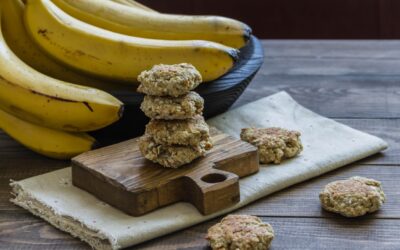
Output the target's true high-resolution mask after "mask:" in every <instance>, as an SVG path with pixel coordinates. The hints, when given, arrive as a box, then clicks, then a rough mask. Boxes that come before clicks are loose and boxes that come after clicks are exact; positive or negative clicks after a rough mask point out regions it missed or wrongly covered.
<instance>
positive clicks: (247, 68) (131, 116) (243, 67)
mask: <svg viewBox="0 0 400 250" xmlns="http://www.w3.org/2000/svg"><path fill="white" fill-rule="evenodd" d="M263 61H264V52H263V47H262V44H261V42H260V41H259V40H258V39H257V38H256V37H254V36H252V37H251V39H250V41H249V43H248V44H247V45H246V46H245V47H244V48H242V49H241V50H240V57H239V60H238V61H237V63H236V65H235V66H234V67H233V68H232V70H231V71H229V72H228V73H227V74H225V75H224V76H222V77H221V78H219V79H217V80H215V81H213V82H208V83H204V84H201V85H200V86H199V87H198V88H196V89H195V91H197V92H198V93H199V94H200V95H201V96H202V97H203V98H204V116H205V118H209V117H213V116H215V115H218V114H221V113H223V112H225V111H226V110H227V109H229V107H231V106H232V104H233V103H234V102H235V101H236V100H237V99H238V98H239V96H240V95H241V94H242V93H243V91H244V90H245V89H246V87H247V86H248V84H249V83H250V81H251V80H252V79H253V77H254V75H255V74H256V73H257V71H258V70H259V69H260V67H261V65H262V64H263ZM110 93H111V94H112V95H114V96H115V97H117V98H118V99H120V100H121V101H122V102H124V103H125V112H124V115H123V117H122V118H121V119H120V120H119V121H118V122H116V123H114V124H112V125H111V126H108V127H107V128H104V129H101V130H99V131H96V132H93V133H92V135H94V137H96V138H97V140H98V141H99V142H100V144H101V145H102V146H104V145H109V144H112V143H116V142H120V141H123V140H127V139H130V138H133V137H136V136H138V135H141V134H143V132H144V128H145V125H146V124H147V123H148V118H147V117H145V115H144V114H143V112H142V111H141V110H140V104H141V102H142V100H143V95H142V94H139V93H137V92H134V91H127V90H126V89H125V90H124V89H121V90H111V91H110Z"/></svg>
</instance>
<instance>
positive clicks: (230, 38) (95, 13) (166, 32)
mask: <svg viewBox="0 0 400 250" xmlns="http://www.w3.org/2000/svg"><path fill="white" fill-rule="evenodd" d="M52 1H53V2H54V3H55V4H56V5H57V6H59V7H60V8H62V9H63V10H64V11H65V12H67V13H68V14H70V15H72V16H74V17H75V18H77V19H80V20H82V21H84V22H87V23H90V24H92V25H95V26H98V27H101V28H103V29H107V30H110V31H114V32H118V33H122V34H126V35H130V36H137V37H145V38H153V39H165V40H195V39H199V40H207V41H213V42H218V43H221V44H224V45H227V46H230V47H234V48H241V47H243V46H244V45H245V44H246V43H247V41H248V39H249V38H250V34H251V29H250V27H249V26H247V25H246V24H244V23H242V22H239V21H237V20H234V19H230V18H226V17H219V16H188V15H172V14H161V13H153V12H149V11H144V10H142V9H139V8H130V7H128V6H123V5H121V4H117V3H114V2H111V1H106V0H85V1H82V0H52Z"/></svg>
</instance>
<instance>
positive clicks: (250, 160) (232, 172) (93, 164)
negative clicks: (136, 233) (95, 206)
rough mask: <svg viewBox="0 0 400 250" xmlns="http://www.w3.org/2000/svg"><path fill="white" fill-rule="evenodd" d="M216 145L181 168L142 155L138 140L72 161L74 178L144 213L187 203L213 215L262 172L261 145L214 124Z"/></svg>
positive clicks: (80, 184) (112, 202)
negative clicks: (245, 179)
mask: <svg viewBox="0 0 400 250" xmlns="http://www.w3.org/2000/svg"><path fill="white" fill-rule="evenodd" d="M211 136H212V139H213V143H214V147H213V149H211V150H210V151H208V152H207V154H206V156H205V157H202V158H199V159H197V160H195V161H194V162H192V163H190V164H189V165H186V166H183V167H181V168H179V169H168V168H163V167H161V166H160V165H158V164H155V163H152V162H150V161H148V160H146V159H145V158H143V157H142V155H141V153H140V151H139V147H138V138H135V139H131V140H128V141H125V142H121V143H118V144H115V145H112V146H108V147H105V148H101V149H97V150H93V151H90V152H87V153H84V154H81V155H79V156H77V157H75V158H74V159H72V163H73V165H72V181H73V184H74V185H75V186H77V187H79V188H81V189H84V190H86V191H88V192H89V193H91V194H93V195H95V196H96V197H97V198H99V199H100V200H103V201H104V202H106V203H108V204H110V205H112V206H114V207H116V208H118V209H120V210H122V211H124V212H126V213H128V214H130V215H133V216H140V215H143V214H145V213H148V212H150V211H153V210H155V209H157V208H159V207H163V206H166V205H169V204H172V203H175V202H179V201H184V202H189V203H191V204H193V205H194V206H195V207H196V208H197V209H198V210H199V211H200V212H201V213H202V214H205V215H207V214H211V213H214V212H217V211H219V210H222V209H224V208H227V207H229V206H232V205H234V204H235V203H237V202H239V200H240V189H239V182H238V180H239V178H240V177H244V176H247V175H250V174H253V173H256V172H257V171H258V170H259V164H258V153H257V148H256V147H254V146H252V145H251V144H249V143H247V142H244V141H241V140H238V139H235V138H233V137H231V136H229V135H226V134H224V133H222V132H220V131H218V130H217V129H215V128H211Z"/></svg>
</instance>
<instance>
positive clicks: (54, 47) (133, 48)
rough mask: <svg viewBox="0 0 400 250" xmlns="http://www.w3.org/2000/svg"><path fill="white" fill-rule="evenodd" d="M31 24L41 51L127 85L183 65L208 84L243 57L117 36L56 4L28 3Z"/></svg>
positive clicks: (226, 50)
mask: <svg viewBox="0 0 400 250" xmlns="http://www.w3.org/2000/svg"><path fill="white" fill-rule="evenodd" d="M82 2H85V1H82ZM117 5H118V4H117ZM132 9H133V8H132ZM25 26H26V27H27V29H28V31H29V32H30V34H31V35H32V37H33V39H34V40H35V41H36V42H37V43H38V44H39V45H40V47H42V48H43V50H45V51H46V52H47V53H48V54H50V55H52V56H53V57H55V58H57V59H58V60H59V61H61V62H63V63H65V64H67V65H69V66H71V67H75V68H76V69H79V70H82V71H85V72H87V73H91V74H94V75H98V76H101V77H105V78H109V79H118V80H121V81H127V82H136V81H137V76H138V75H139V74H140V72H142V71H143V70H146V69H149V68H151V67H152V66H153V65H155V64H160V63H165V64H175V63H182V62H187V63H191V64H193V65H194V66H195V67H196V68H197V69H198V70H199V71H200V73H201V74H202V76H203V79H204V80H205V81H211V80H214V79H217V78H219V77H220V76H222V75H223V74H225V73H226V72H227V71H229V70H230V69H231V68H232V67H233V65H234V62H235V60H236V59H237V56H238V51H237V50H236V49H233V48H230V47H226V46H224V45H221V44H218V43H214V42H208V41H201V40H189V41H166V40H155V39H145V38H137V37H132V36H127V35H123V34H118V33H114V32H111V31H108V30H104V29H101V28H98V27H95V26H92V25H90V24H87V23H85V22H82V21H80V20H78V19H75V18H73V17H71V16H69V15H68V14H66V13H65V12H63V11H62V10H61V9H60V8H58V7H57V6H56V5H54V4H53V3H52V2H51V1H50V0H28V2H27V5H26V10H25Z"/></svg>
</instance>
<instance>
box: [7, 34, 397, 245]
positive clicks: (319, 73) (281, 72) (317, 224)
mask: <svg viewBox="0 0 400 250" xmlns="http://www.w3.org/2000/svg"><path fill="white" fill-rule="evenodd" d="M264 48H265V52H266V57H265V62H266V63H265V64H264V66H263V67H262V69H261V70H260V74H259V75H258V76H256V77H255V78H254V80H253V81H252V83H251V84H250V85H249V87H248V88H247V90H246V91H245V92H244V94H243V95H242V97H241V98H239V100H238V101H237V102H236V104H235V105H236V106H239V105H243V104H245V103H248V102H250V101H253V100H255V99H257V98H261V97H264V96H267V95H269V94H272V93H274V92H275V91H277V90H281V89H283V90H287V91H288V92H289V93H291V94H292V95H293V97H294V98H295V99H296V100H298V101H299V102H300V103H301V104H303V105H304V106H306V107H307V108H309V109H311V110H314V111H317V112H319V113H321V114H323V115H326V116H330V117H336V119H337V120H338V121H340V122H342V123H345V124H347V125H349V126H351V127H354V128H356V129H360V130H362V131H365V132H368V133H372V134H374V135H377V136H379V137H382V138H383V139H385V140H386V141H388V142H389V144H390V147H389V149H388V150H386V151H385V152H384V153H382V154H378V155H376V156H373V157H369V158H368V159H365V160H362V161H359V162H357V163H355V164H352V165H351V166H347V167H344V168H341V169H339V170H337V171H334V172H331V173H328V174H326V175H323V176H320V177H318V178H314V179H311V180H309V181H307V182H304V183H302V184H298V185H295V186H293V187H291V188H288V189H286V190H283V191H281V192H277V193H275V194H272V195H271V196H269V197H266V198H264V199H261V200H259V201H258V202H255V203H253V204H251V205H249V206H246V207H244V208H243V209H242V210H239V211H238V212H240V213H249V214H256V215H260V216H263V220H264V221H266V222H269V223H271V224H272V225H273V226H274V229H275V231H276V235H277V237H276V239H275V240H274V241H273V244H272V248H271V249H384V250H386V249H390V250H395V249H396V250H397V249H400V241H399V238H400V235H399V232H400V228H399V227H400V203H399V199H398V197H399V196H400V193H399V192H400V191H399V190H400V186H399V185H400V181H399V180H400V177H399V175H400V131H399V130H400V119H399V116H398V113H399V110H400V101H396V99H398V94H399V93H400V74H399V72H400V71H399V72H398V69H399V68H400V67H398V66H397V65H399V60H400V42H399V41H265V42H264ZM292 61H293V62H295V63H292ZM296 64H297V65H296ZM285 65H286V66H285ZM318 66H319V67H318ZM299 69H301V70H299ZM296 77H299V79H300V78H301V79H300V80H299V81H296V80H295V78H296ZM308 77H309V78H308ZM307 78H308V80H307ZM271 79H275V80H274V81H271ZM371 79H372V80H371ZM308 82H309V83H308ZM365 82H366V83H365ZM374 82H375V83H374ZM296 84H299V85H296ZM336 99H340V101H339V100H336ZM341 101H344V102H345V103H346V105H344V104H342V103H341ZM360 117H364V119H359V118H360ZM376 118H378V119H376ZM68 164H69V163H68V162H60V161H54V160H49V159H47V158H44V157H41V156H38V155H36V154H34V153H31V152H30V151H28V150H26V149H24V148H23V147H22V146H20V145H18V144H17V143H16V142H14V141H13V140H12V139H10V138H9V137H8V136H6V135H4V133H2V132H0V246H1V247H0V249H32V250H36V249H37V250H41V249H90V248H89V247H87V246H86V245H85V244H83V243H81V242H80V241H79V240H76V239H73V238H71V237H70V236H68V235H67V234H65V233H63V232H61V231H59V230H57V229H54V228H53V227H51V226H50V225H49V224H47V223H46V222H44V221H42V220H40V219H38V218H36V217H34V216H32V215H31V214H29V213H28V212H26V211H24V210H23V209H21V208H19V207H17V206H14V205H12V204H11V203H10V202H8V199H9V198H10V197H11V196H10V194H9V193H10V188H9V186H8V182H9V179H15V180H20V179H24V178H28V177H31V176H35V175H38V174H41V173H46V172H48V171H52V170H55V169H59V168H62V167H66V166H68ZM353 175H362V176H367V177H373V178H376V179H377V180H380V181H382V183H383V188H384V190H385V193H386V194H387V197H388V200H387V202H386V203H385V204H384V205H383V207H382V209H381V211H379V212H378V213H374V214H371V215H368V216H366V217H363V218H361V219H344V218H341V217H339V216H337V215H334V214H331V213H327V212H324V211H322V210H321V209H320V207H319V203H318V202H319V201H318V199H317V197H316V195H317V193H318V192H319V191H320V189H321V188H322V187H323V186H324V185H325V184H326V183H328V182H329V181H331V180H336V179H343V178H347V177H350V176H353ZM219 219H220V218H219ZM219 219H217V220H213V221H211V222H207V223H203V224H200V225H198V226H194V227H191V228H188V229H185V230H183V231H180V232H176V233H173V234H171V235H168V236H165V237H162V238H159V239H155V240H152V241H150V242H148V243H145V244H142V245H139V246H135V247H132V248H131V249H151V250H153V249H155V250H167V249H168V250H169V249H171V250H172V249H186V250H189V249H190V250H194V249H196V250H197V249H208V248H207V243H206V241H205V240H204V239H203V237H204V234H205V232H206V229H207V228H208V227H209V226H210V225H212V224H214V223H216V222H217V221H218V220H219Z"/></svg>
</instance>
